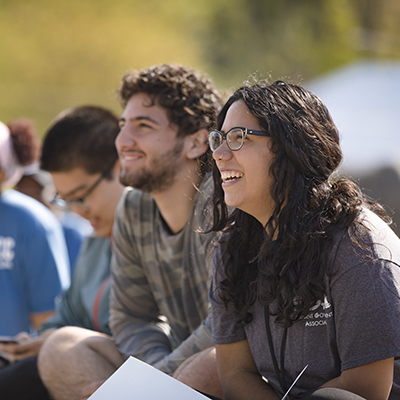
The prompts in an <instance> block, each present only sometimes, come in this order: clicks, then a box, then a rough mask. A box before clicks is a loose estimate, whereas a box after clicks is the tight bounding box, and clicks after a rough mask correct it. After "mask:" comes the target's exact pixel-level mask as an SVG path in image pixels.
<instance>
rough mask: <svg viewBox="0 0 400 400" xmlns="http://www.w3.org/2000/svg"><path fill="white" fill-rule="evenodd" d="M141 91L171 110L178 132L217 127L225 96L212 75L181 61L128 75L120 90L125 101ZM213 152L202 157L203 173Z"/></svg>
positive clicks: (180, 134)
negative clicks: (216, 123)
mask: <svg viewBox="0 0 400 400" xmlns="http://www.w3.org/2000/svg"><path fill="white" fill-rule="evenodd" d="M137 93H146V94H148V95H149V96H150V98H151V99H152V101H153V104H154V103H155V102H157V104H159V105H160V106H162V107H164V108H165V109H166V111H167V115H168V118H169V120H170V122H171V123H172V124H174V125H176V126H177V127H178V136H180V137H183V136H185V135H191V134H193V133H195V132H197V131H198V130H199V129H206V130H207V131H208V130H210V129H211V128H212V127H213V124H214V122H215V120H216V117H217V114H218V111H219V109H220V108H221V106H222V99H221V96H220V94H219V93H218V90H217V89H216V88H215V86H214V84H213V83H212V81H211V79H209V78H207V77H205V76H203V75H201V74H199V73H198V72H197V71H195V70H194V69H191V68H187V67H184V66H182V65H178V64H160V65H155V66H152V67H150V68H148V69H143V70H140V71H132V72H129V73H127V74H126V75H124V77H123V78H122V84H121V87H120V89H119V91H118V94H119V98H120V102H121V105H122V106H123V107H126V104H127V103H128V101H129V99H130V98H131V97H132V96H133V95H134V94H137ZM210 159H211V152H210V151H209V150H208V151H207V152H206V153H205V154H204V155H203V156H202V157H200V159H199V161H200V172H201V174H202V175H203V174H204V173H205V172H206V169H207V168H209V166H210Z"/></svg>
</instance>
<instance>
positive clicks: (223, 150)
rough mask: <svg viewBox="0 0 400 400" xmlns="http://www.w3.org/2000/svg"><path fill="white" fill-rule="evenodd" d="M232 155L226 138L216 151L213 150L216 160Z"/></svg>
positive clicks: (225, 158)
mask: <svg viewBox="0 0 400 400" xmlns="http://www.w3.org/2000/svg"><path fill="white" fill-rule="evenodd" d="M231 157H232V151H231V150H229V148H228V146H227V144H226V140H224V141H223V142H222V143H221V146H219V147H218V148H217V149H216V150H215V151H214V152H213V158H214V160H215V161H219V160H229V158H231Z"/></svg>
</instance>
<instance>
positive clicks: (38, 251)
mask: <svg viewBox="0 0 400 400" xmlns="http://www.w3.org/2000/svg"><path fill="white" fill-rule="evenodd" d="M69 283H70V272H69V258H68V253H67V247H66V243H65V238H64V234H63V230H62V227H61V224H60V222H59V221H58V220H57V218H56V217H55V215H54V214H53V213H52V212H51V211H50V210H49V209H47V208H46V207H45V206H44V205H43V204H41V203H39V202H38V201H36V200H34V199H33V198H31V197H28V196H26V195H24V194H22V193H19V192H16V191H14V190H7V191H6V192H4V193H2V194H1V195H0V335H15V334H17V333H19V332H21V331H26V332H31V331H32V328H31V326H30V322H29V315H30V314H32V313H40V312H45V311H49V310H53V309H54V307H55V304H54V300H55V298H56V296H57V295H58V294H60V292H62V291H63V290H65V289H67V288H68V286H69Z"/></svg>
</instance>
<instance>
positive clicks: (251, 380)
mask: <svg viewBox="0 0 400 400" xmlns="http://www.w3.org/2000/svg"><path fill="white" fill-rule="evenodd" d="M215 347H216V351H217V368H218V375H219V379H220V382H221V385H222V389H223V391H224V397H225V400H247V399H248V400H280V397H279V396H278V394H277V393H276V392H275V391H274V390H273V389H272V387H271V386H270V385H268V383H267V382H266V381H265V380H264V379H263V378H262V376H261V375H260V373H259V372H258V370H257V367H256V365H255V363H254V359H253V356H252V354H251V351H250V348H249V344H248V342H247V340H241V341H240V342H235V343H230V344H217V345H216V346H215Z"/></svg>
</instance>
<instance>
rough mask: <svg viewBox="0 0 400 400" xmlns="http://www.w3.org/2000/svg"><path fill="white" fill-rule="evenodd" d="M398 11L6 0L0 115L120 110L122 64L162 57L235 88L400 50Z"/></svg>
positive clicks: (391, 6)
mask: <svg viewBox="0 0 400 400" xmlns="http://www.w3.org/2000/svg"><path fill="white" fill-rule="evenodd" d="M399 20H400V2H399V1H398V0H323V1H321V0H301V1H299V0H280V1H276V0H196V1H193V2H190V1H187V0H168V1H165V0H113V1H110V0H69V1H64V0H35V1H31V0H0V37H1V40H0V120H2V121H4V122H7V121H8V120H9V119H11V118H17V117H21V116H24V117H27V118H32V119H34V120H35V121H36V122H37V127H38V130H39V132H40V133H41V134H42V133H43V131H44V129H45V128H46V127H47V126H48V124H49V122H50V121H51V120H52V119H53V117H54V116H55V115H56V114H57V113H58V112H60V111H61V110H62V109H64V108H66V107H70V106H75V105H79V104H83V103H92V104H99V105H104V106H107V107H110V108H113V109H114V110H116V111H117V112H119V111H120V110H119V106H118V104H117V102H116V101H115V99H114V90H115V89H116V88H117V87H118V85H119V80H120V78H121V76H122V74H123V73H124V72H125V71H126V70H127V69H129V68H142V67H147V66H149V65H152V64H155V63H160V62H178V63H182V64H186V65H191V66H193V67H195V68H198V69H200V70H202V71H203V72H208V73H210V75H211V76H213V77H214V78H215V81H216V83H217V85H218V86H219V87H220V88H230V87H232V86H233V87H237V86H238V85H239V84H241V83H242V82H243V80H245V79H247V78H248V77H249V75H251V74H258V75H261V76H267V77H268V76H269V75H271V78H273V79H277V78H281V77H283V78H285V77H289V78H290V79H292V80H294V81H301V80H307V79H310V78H312V77H315V76H316V75H319V74H321V73H324V72H326V71H328V70H331V69H333V68H336V67H337V66H340V65H342V64H344V63H347V62H349V61H353V60H355V59H357V58H360V57H381V58H399V57H400V32H399V31H400V24H399V23H398V21H399Z"/></svg>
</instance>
